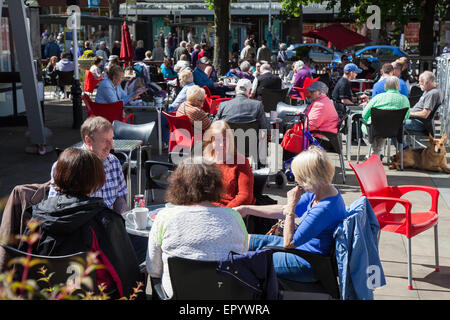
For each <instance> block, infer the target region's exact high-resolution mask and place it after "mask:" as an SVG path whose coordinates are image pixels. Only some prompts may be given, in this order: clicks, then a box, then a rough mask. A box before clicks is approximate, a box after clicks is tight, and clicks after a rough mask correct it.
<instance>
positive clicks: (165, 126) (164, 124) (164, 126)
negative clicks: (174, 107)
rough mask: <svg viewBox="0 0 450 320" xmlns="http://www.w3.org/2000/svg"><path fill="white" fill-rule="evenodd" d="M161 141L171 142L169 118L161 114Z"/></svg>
mask: <svg viewBox="0 0 450 320" xmlns="http://www.w3.org/2000/svg"><path fill="white" fill-rule="evenodd" d="M156 125H158V119H156ZM161 136H162V138H161V141H162V142H169V139H170V131H169V122H168V121H167V118H166V117H165V116H164V115H163V114H161Z"/></svg>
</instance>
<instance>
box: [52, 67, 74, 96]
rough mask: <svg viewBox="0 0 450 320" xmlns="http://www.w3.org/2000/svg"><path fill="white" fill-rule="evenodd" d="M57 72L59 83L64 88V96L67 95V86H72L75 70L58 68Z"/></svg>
mask: <svg viewBox="0 0 450 320" xmlns="http://www.w3.org/2000/svg"><path fill="white" fill-rule="evenodd" d="M56 74H57V75H58V80H57V84H58V87H60V88H61V89H62V90H63V93H64V97H65V95H66V92H65V86H71V85H72V84H73V80H74V79H73V75H74V71H59V70H56Z"/></svg>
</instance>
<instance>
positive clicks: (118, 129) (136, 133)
mask: <svg viewBox="0 0 450 320" xmlns="http://www.w3.org/2000/svg"><path fill="white" fill-rule="evenodd" d="M113 128H114V139H118V140H121V139H122V140H141V141H142V145H144V146H145V145H149V144H150V136H151V134H152V132H153V129H154V128H155V121H152V122H149V123H144V124H130V123H125V122H122V121H117V120H115V121H114V122H113Z"/></svg>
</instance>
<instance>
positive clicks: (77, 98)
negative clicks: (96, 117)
mask: <svg viewBox="0 0 450 320" xmlns="http://www.w3.org/2000/svg"><path fill="white" fill-rule="evenodd" d="M67 14H68V15H69V19H68V22H67V24H68V27H69V26H70V27H71V28H72V41H73V63H74V78H73V82H72V88H71V94H72V107H73V124H72V128H73V129H78V128H80V127H81V122H82V118H83V111H82V101H81V87H80V76H79V72H78V29H80V7H78V6H75V5H72V6H69V7H68V8H67Z"/></svg>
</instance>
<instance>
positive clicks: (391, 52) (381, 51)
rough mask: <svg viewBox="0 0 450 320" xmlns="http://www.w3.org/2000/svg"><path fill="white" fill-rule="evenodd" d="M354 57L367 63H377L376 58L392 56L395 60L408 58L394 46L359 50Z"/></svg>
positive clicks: (370, 47)
mask: <svg viewBox="0 0 450 320" xmlns="http://www.w3.org/2000/svg"><path fill="white" fill-rule="evenodd" d="M355 56H356V57H357V58H365V59H367V60H368V61H369V62H378V57H382V56H387V57H389V56H394V57H397V58H400V57H408V54H407V53H406V52H404V51H402V50H400V48H399V47H394V46H369V47H365V48H363V49H361V50H358V51H356V53H355Z"/></svg>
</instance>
